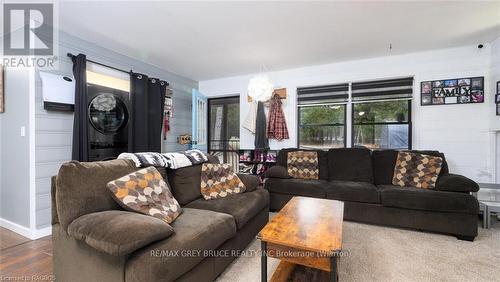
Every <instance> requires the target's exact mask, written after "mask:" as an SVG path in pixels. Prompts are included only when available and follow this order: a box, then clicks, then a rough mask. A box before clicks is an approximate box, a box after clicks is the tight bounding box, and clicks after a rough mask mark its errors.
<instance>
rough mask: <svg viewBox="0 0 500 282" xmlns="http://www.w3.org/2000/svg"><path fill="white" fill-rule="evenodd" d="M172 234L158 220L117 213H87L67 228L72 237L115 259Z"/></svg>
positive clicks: (172, 230)
mask: <svg viewBox="0 0 500 282" xmlns="http://www.w3.org/2000/svg"><path fill="white" fill-rule="evenodd" d="M173 233H174V229H173V228H172V226H170V225H169V224H168V223H166V222H164V221H163V220H161V219H158V218H154V217H151V216H146V215H142V214H138V213H134V212H128V211H116V210H114V211H103V212H95V213H89V214H86V215H83V216H81V217H79V218H77V219H75V220H74V221H73V222H72V223H71V224H70V225H69V226H68V234H69V235H70V236H71V237H73V238H75V239H77V240H81V241H84V242H86V243H87V244H88V245H89V246H91V247H93V248H94V249H96V250H98V251H101V252H104V253H107V254H110V255H114V256H124V255H127V254H130V253H132V252H134V251H135V250H137V249H139V248H142V247H144V246H146V245H148V244H150V243H152V242H156V241H158V240H161V239H165V238H167V237H170V236H171V235H172V234H173Z"/></svg>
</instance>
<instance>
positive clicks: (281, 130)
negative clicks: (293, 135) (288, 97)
mask: <svg viewBox="0 0 500 282" xmlns="http://www.w3.org/2000/svg"><path fill="white" fill-rule="evenodd" d="M267 138H269V139H276V140H283V139H288V138H289V137H288V128H287V126H286V120H285V115H284V114H283V109H282V108H281V99H280V97H279V95H274V96H273V98H272V99H271V109H270V110H269V121H268V124H267Z"/></svg>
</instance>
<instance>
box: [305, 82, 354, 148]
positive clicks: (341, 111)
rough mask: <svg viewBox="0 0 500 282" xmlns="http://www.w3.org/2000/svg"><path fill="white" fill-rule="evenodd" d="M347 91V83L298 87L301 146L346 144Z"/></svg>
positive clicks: (342, 145)
mask: <svg viewBox="0 0 500 282" xmlns="http://www.w3.org/2000/svg"><path fill="white" fill-rule="evenodd" d="M348 91H349V84H347V83H344V84H336V85H325V86H315V87H302V88H297V102H298V105H299V108H298V113H299V117H298V123H299V124H298V146H299V148H307V149H328V148H337V147H345V146H346V140H345V135H346V134H345V133H346V123H345V120H346V106H345V105H346V103H347V101H348V99H349V92H348Z"/></svg>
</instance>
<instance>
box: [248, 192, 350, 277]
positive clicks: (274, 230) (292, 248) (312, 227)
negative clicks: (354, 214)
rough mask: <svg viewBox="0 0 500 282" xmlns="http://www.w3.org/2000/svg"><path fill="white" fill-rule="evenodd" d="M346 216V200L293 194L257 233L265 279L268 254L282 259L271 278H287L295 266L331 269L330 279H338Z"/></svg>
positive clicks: (328, 270)
mask: <svg viewBox="0 0 500 282" xmlns="http://www.w3.org/2000/svg"><path fill="white" fill-rule="evenodd" d="M343 218H344V203H343V202H340V201H335V200H327V199H315V198H308V197H293V198H292V199H291V200H290V201H289V202H288V203H287V204H286V205H285V206H284V207H283V209H281V211H280V212H278V214H277V215H276V216H275V217H274V218H273V219H271V221H270V222H269V223H268V224H267V225H266V226H265V227H264V229H262V230H261V231H260V233H259V234H258V235H257V238H258V239H260V240H261V247H262V256H261V263H262V265H261V272H262V281H263V282H264V281H267V257H268V256H269V257H274V258H279V259H280V260H281V262H280V265H279V266H278V269H277V270H276V271H275V272H274V274H273V277H272V279H271V280H272V281H278V280H284V281H286V277H287V276H288V275H290V274H291V272H292V271H293V268H294V267H295V266H296V265H304V266H306V267H311V268H316V269H320V270H323V271H327V272H330V280H331V281H337V279H338V277H337V259H338V253H339V251H341V249H342V223H343Z"/></svg>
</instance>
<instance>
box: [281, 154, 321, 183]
mask: <svg viewBox="0 0 500 282" xmlns="http://www.w3.org/2000/svg"><path fill="white" fill-rule="evenodd" d="M287 168H288V174H289V175H290V176H291V177H293V178H298V179H319V167H318V153H317V152H314V151H294V152H288V155H287Z"/></svg>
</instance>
